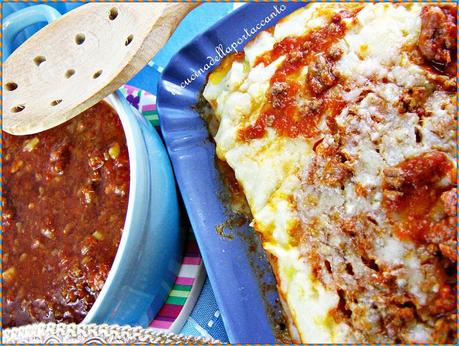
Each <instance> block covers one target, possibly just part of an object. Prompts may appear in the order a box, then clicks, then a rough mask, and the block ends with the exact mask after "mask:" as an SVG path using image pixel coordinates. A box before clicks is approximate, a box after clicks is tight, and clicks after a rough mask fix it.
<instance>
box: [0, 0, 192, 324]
mask: <svg viewBox="0 0 459 346" xmlns="http://www.w3.org/2000/svg"><path fill="white" fill-rule="evenodd" d="M59 17H60V14H59V12H57V11H56V10H55V9H54V8H51V7H50V6H46V5H38V6H31V7H26V8H22V9H18V11H14V12H12V13H11V14H10V15H8V16H7V17H6V18H5V19H4V21H3V26H4V27H3V29H4V33H3V43H4V44H6V46H4V47H3V48H4V49H6V51H5V53H6V54H9V53H10V52H11V51H13V50H14V48H16V46H15V45H14V39H15V37H16V36H17V35H18V34H20V35H23V36H24V37H23V38H27V37H28V36H29V35H32V34H33V31H32V32H30V31H24V29H26V28H28V29H29V30H30V29H34V28H37V24H38V23H43V22H45V23H48V22H52V21H54V20H55V19H57V18H59ZM38 28H39V26H38ZM105 101H106V102H108V103H109V104H110V105H111V106H112V107H113V108H114V109H115V110H116V112H117V113H118V115H119V117H120V120H121V123H122V126H123V129H124V133H125V136H126V142H127V146H128V151H129V162H130V189H129V201H128V208H127V212H126V220H125V224H124V230H123V235H122V237H121V241H120V244H119V246H118V250H117V253H116V256H115V259H114V261H113V264H112V267H111V269H110V272H109V275H108V277H107V279H106V281H105V284H104V286H103V288H102V290H101V292H100V293H99V296H98V297H97V299H96V301H95V303H94V305H93V306H92V308H91V309H90V310H89V312H88V314H87V316H86V317H85V319H84V320H83V322H82V323H98V324H101V323H108V324H120V325H140V326H143V327H147V326H148V325H149V323H150V321H151V320H152V319H153V318H154V316H156V313H157V312H158V311H159V309H160V308H161V307H162V306H163V304H164V302H165V301H166V299H167V297H168V294H169V291H170V289H171V288H172V285H173V284H174V281H175V278H176V274H177V272H178V269H179V266H180V262H181V257H182V247H183V238H182V236H183V235H182V232H181V230H180V224H179V207H178V201H177V194H176V187H175V181H174V176H173V172H172V167H171V165H170V161H169V158H168V155H167V152H166V149H165V147H164V145H163V143H162V141H161V139H160V137H159V135H158V134H157V132H156V130H155V129H154V128H153V127H152V126H151V125H150V123H148V122H147V121H146V119H145V118H144V117H143V116H141V115H140V114H139V113H138V111H137V110H136V109H134V108H133V107H131V105H130V104H129V103H128V102H127V100H126V99H125V98H124V97H123V95H122V94H121V92H120V91H119V90H118V91H116V92H114V93H113V94H111V95H109V96H108V97H107V98H106V99H105Z"/></svg>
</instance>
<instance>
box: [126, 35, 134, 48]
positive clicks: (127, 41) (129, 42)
mask: <svg viewBox="0 0 459 346" xmlns="http://www.w3.org/2000/svg"><path fill="white" fill-rule="evenodd" d="M133 39H134V35H132V34H131V35H129V36H128V37H127V39H126V41H124V45H125V46H129V45H130V44H131V42H132V40H133Z"/></svg>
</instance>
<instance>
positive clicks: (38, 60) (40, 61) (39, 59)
mask: <svg viewBox="0 0 459 346" xmlns="http://www.w3.org/2000/svg"><path fill="white" fill-rule="evenodd" d="M45 61H46V58H45V57H44V56H42V55H39V56H36V57H35V58H34V59H33V62H34V63H35V65H37V66H40V65H41V64H43V63H44V62H45Z"/></svg>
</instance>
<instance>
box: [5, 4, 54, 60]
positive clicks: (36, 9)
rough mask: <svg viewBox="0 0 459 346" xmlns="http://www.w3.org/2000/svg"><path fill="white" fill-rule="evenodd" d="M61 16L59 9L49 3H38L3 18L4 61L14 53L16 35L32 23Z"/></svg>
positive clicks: (48, 21)
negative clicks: (48, 4)
mask: <svg viewBox="0 0 459 346" xmlns="http://www.w3.org/2000/svg"><path fill="white" fill-rule="evenodd" d="M60 16H61V14H60V13H59V11H57V10H56V9H54V8H52V7H51V6H47V5H36V6H30V7H26V8H23V9H22V10H19V11H16V12H13V13H11V14H10V15H9V16H7V17H6V18H5V19H4V20H3V42H2V43H3V61H5V60H6V58H7V57H8V56H9V55H10V54H11V53H12V51H13V49H12V46H13V40H14V38H15V37H16V35H17V34H18V33H19V32H21V31H22V30H24V29H25V28H27V27H28V26H30V25H33V24H38V23H42V22H47V23H51V22H53V21H55V20H56V19H58V18H59V17H60Z"/></svg>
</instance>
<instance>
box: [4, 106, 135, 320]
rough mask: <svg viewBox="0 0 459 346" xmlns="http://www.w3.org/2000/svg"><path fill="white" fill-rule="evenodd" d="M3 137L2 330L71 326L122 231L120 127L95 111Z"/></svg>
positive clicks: (124, 197) (124, 154)
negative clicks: (36, 325) (49, 324)
mask: <svg viewBox="0 0 459 346" xmlns="http://www.w3.org/2000/svg"><path fill="white" fill-rule="evenodd" d="M3 136H4V137H3V138H4V148H5V160H4V169H3V174H4V203H5V204H4V207H5V208H4V211H3V220H2V221H3V227H4V232H3V244H4V254H3V268H4V273H3V280H4V281H3V289H4V299H3V312H4V315H3V323H4V324H3V325H4V327H13V326H20V325H24V324H28V323H32V322H67V323H70V322H75V323H78V322H80V321H82V320H83V318H84V317H85V316H86V314H87V313H88V311H89V309H90V308H91V306H92V305H93V303H94V301H95V299H96V298H97V296H98V294H99V292H100V290H101V289H102V286H103V284H104V282H105V280H106V278H107V275H108V272H109V270H110V267H111V265H112V262H113V259H114V257H115V254H116V251H117V247H118V244H119V241H120V238H121V234H122V231H123V227H124V221H125V215H126V211H127V205H128V195H129V176H130V173H129V159H128V149H127V145H126V139H125V135H124V131H123V128H122V125H121V122H120V119H119V117H118V115H117V114H116V112H115V111H114V110H113V109H112V108H111V106H110V105H108V104H107V103H105V102H100V103H98V104H96V105H95V106H93V107H92V108H90V109H89V110H87V111H85V112H84V113H82V114H80V115H79V116H77V117H75V118H73V119H71V120H69V121H68V122H66V123H64V124H62V125H60V126H58V127H56V128H53V129H50V130H48V131H45V132H42V133H39V134H36V135H29V136H11V135H9V134H6V133H4V134H3Z"/></svg>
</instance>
